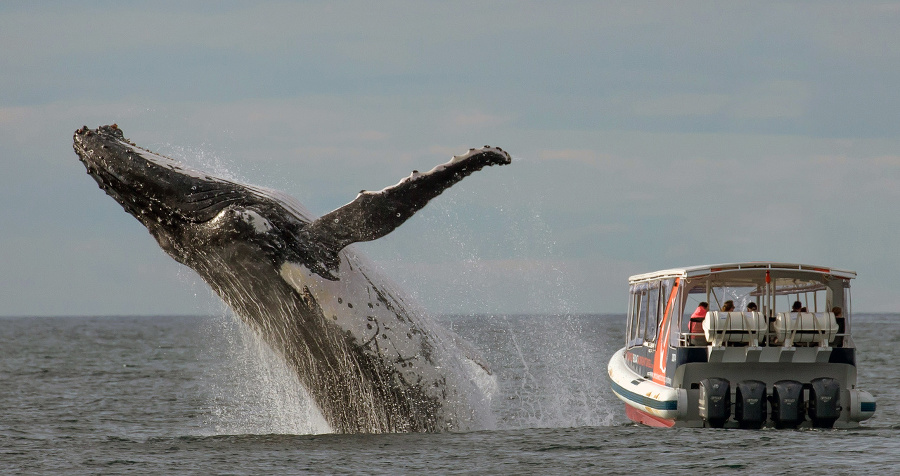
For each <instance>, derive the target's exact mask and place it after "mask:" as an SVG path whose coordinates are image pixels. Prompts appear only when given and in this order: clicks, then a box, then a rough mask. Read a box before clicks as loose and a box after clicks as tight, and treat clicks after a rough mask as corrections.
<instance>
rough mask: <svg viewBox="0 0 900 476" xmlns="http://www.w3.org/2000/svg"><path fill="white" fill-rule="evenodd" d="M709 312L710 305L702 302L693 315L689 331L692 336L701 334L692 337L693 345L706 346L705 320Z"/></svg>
mask: <svg viewBox="0 0 900 476" xmlns="http://www.w3.org/2000/svg"><path fill="white" fill-rule="evenodd" d="M707 312H709V303H707V302H701V303H700V305H699V306H697V309H696V310H695V311H694V313H693V314H691V323H690V327H689V330H690V331H691V334H701V335H696V336H691V345H706V337H704V336H703V335H702V334H703V319H706V313H707Z"/></svg>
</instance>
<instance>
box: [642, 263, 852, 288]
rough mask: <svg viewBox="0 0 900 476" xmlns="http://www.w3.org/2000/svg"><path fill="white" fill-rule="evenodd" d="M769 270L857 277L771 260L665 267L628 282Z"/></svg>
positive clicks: (754, 274) (746, 273)
mask: <svg viewBox="0 0 900 476" xmlns="http://www.w3.org/2000/svg"><path fill="white" fill-rule="evenodd" d="M767 271H786V272H791V274H794V275H796V274H809V275H810V277H812V276H817V275H818V276H831V277H835V278H840V279H845V280H849V279H853V278H855V277H856V272H855V271H847V270H842V269H835V268H829V267H827V266H813V265H808V264H794V263H778V262H770V261H751V262H746V263H727V264H714V265H702V266H691V267H687V268H673V269H664V270H662V271H654V272H652V273H644V274H636V275H634V276H632V277H630V278H628V282H629V283H630V284H637V283H642V282H648V281H657V280H660V279H667V278H685V279H686V278H697V277H703V276H711V277H712V276H713V275H720V274H721V275H723V277H725V275H729V278H731V277H737V276H738V275H743V276H744V277H751V276H760V275H762V274H765V273H766V272H767Z"/></svg>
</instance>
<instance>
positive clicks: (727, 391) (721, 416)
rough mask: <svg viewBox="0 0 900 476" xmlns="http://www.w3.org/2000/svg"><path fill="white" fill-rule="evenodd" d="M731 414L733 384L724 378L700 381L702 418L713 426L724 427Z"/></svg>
mask: <svg viewBox="0 0 900 476" xmlns="http://www.w3.org/2000/svg"><path fill="white" fill-rule="evenodd" d="M730 416H731V384H730V383H729V382H728V380H725V379H723V378H718V377H713V378H705V379H703V380H701V381H700V418H702V419H703V421H705V422H706V423H707V424H708V425H709V426H711V427H713V428H722V427H723V426H725V422H726V421H728V418H729V417H730Z"/></svg>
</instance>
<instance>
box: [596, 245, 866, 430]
mask: <svg viewBox="0 0 900 476" xmlns="http://www.w3.org/2000/svg"><path fill="white" fill-rule="evenodd" d="M855 277H856V273H855V272H853V271H844V270H838V269H833V268H827V267H822V266H808V265H802V264H789V263H774V262H751V263H732V264H722V265H712V266H695V267H689V268H680V269H669V270H663V271H657V272H654V273H647V274H641V275H636V276H632V277H631V278H629V284H630V286H629V291H630V294H629V303H628V315H627V324H626V332H625V334H626V337H625V346H624V347H623V348H622V349H620V350H618V351H617V352H616V353H615V354H614V355H613V356H612V358H611V359H610V362H609V367H608V370H609V378H610V380H611V384H612V389H613V392H614V393H615V394H616V396H618V397H619V398H620V399H621V400H622V401H624V402H625V413H626V415H627V416H628V417H629V418H630V419H631V420H633V421H635V422H638V423H642V424H645V425H649V426H662V427H671V426H685V427H741V428H761V427H763V426H774V427H777V428H797V427H808V426H813V427H823V428H831V427H834V428H854V427H857V426H859V422H861V421H863V420H866V419H868V418H870V417H871V416H872V415H873V414H874V413H875V406H876V403H875V398H874V397H873V396H872V395H871V394H869V393H868V392H865V391H862V390H860V389H858V388H857V383H856V346H855V345H854V342H853V335H852V332H851V331H852V325H851V322H852V316H851V308H850V280H851V279H853V278H855ZM701 303H708V308H709V311H708V312H707V311H706V310H705V309H703V308H702V307H700V304H701ZM729 305H731V307H730V308H729ZM691 316H694V317H693V324H692V323H691Z"/></svg>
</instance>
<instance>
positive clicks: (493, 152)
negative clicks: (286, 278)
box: [305, 146, 511, 253]
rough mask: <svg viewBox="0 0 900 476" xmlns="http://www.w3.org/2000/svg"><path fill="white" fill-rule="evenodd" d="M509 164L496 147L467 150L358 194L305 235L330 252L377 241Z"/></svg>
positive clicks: (309, 228) (327, 215)
mask: <svg viewBox="0 0 900 476" xmlns="http://www.w3.org/2000/svg"><path fill="white" fill-rule="evenodd" d="M510 161H511V159H510V156H509V154H507V153H506V152H505V151H503V150H502V149H500V148H499V147H488V146H485V147H484V148H481V149H470V150H469V152H467V153H466V154H463V155H461V156H456V157H453V159H452V160H450V162H447V163H446V164H443V165H439V166H437V167H435V168H433V169H431V170H430V171H428V172H425V173H419V172H417V171H414V172H413V173H412V175H410V176H409V177H407V178H404V179H403V180H401V181H400V183H398V184H397V185H394V186H392V187H388V188H386V189H384V190H382V191H380V192H367V191H362V192H360V194H359V195H357V196H356V199H355V200H353V201H352V202H350V203H348V204H346V205H344V206H343V207H341V208H338V209H337V210H334V211H332V212H331V213H328V214H326V215H324V216H322V217H321V218H319V219H318V220H316V221H314V222H312V223H311V224H310V225H309V226H308V227H307V228H306V229H305V232H306V233H307V234H308V236H309V238H311V239H313V240H316V241H317V242H318V243H319V244H321V245H324V246H325V247H326V248H328V249H329V250H330V251H331V252H333V253H337V252H338V251H340V250H341V249H343V248H344V247H345V246H347V245H349V244H351V243H355V242H358V241H371V240H375V239H378V238H381V237H382V236H384V235H387V234H388V233H390V232H392V231H394V229H396V228H397V227H398V226H400V225H402V224H403V222H405V221H406V220H407V219H409V217H411V216H413V215H414V214H415V213H416V212H417V211H419V210H421V209H422V207H424V206H425V204H426V203H428V201H429V200H431V199H432V198H434V197H436V196H438V195H440V194H441V192H443V191H444V190H446V189H448V188H449V187H450V186H452V185H453V184H455V183H456V182H459V181H460V180H462V179H463V178H464V177H466V176H468V175H469V174H471V173H472V172H475V171H478V170H481V169H482V168H484V167H487V166H490V165H505V164H508V163H510Z"/></svg>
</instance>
